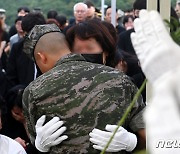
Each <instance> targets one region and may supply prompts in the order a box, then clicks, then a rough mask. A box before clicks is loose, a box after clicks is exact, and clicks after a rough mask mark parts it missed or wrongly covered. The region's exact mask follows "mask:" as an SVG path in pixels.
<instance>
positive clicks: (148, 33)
mask: <svg viewBox="0 0 180 154" xmlns="http://www.w3.org/2000/svg"><path fill="white" fill-rule="evenodd" d="M134 29H135V33H132V34H131V40H132V44H133V46H134V49H135V51H136V54H137V56H138V58H139V60H140V63H141V67H142V70H143V72H144V73H145V75H146V77H147V79H148V80H149V81H150V82H151V83H152V84H154V83H155V82H156V81H157V79H159V78H160V77H161V76H162V75H163V74H165V73H166V72H168V71H170V70H172V69H173V68H174V67H175V66H177V65H180V47H179V46H178V45H177V44H176V43H175V42H173V40H172V39H171V37H170V35H169V33H168V31H167V30H166V28H165V25H164V23H163V21H162V19H161V17H160V15H159V13H158V12H157V11H150V12H148V11H146V10H141V11H140V15H139V18H137V19H136V20H135V21H134Z"/></svg>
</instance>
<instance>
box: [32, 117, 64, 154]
mask: <svg viewBox="0 0 180 154" xmlns="http://www.w3.org/2000/svg"><path fill="white" fill-rule="evenodd" d="M45 119H46V116H45V115H43V116H41V117H40V118H39V119H38V120H37V123H36V126H35V127H36V134H37V136H36V139H35V146H36V148H37V149H38V150H39V151H41V152H48V151H49V150H50V148H51V147H52V146H55V145H58V144H60V143H61V142H62V141H64V140H66V139H67V138H68V136H67V135H63V136H61V135H62V133H64V131H66V127H61V126H62V125H63V121H60V119H59V117H54V118H53V119H51V120H50V121H49V122H47V123H46V124H45V125H44V126H43V124H44V122H45Z"/></svg>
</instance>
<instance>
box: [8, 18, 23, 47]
mask: <svg viewBox="0 0 180 154" xmlns="http://www.w3.org/2000/svg"><path fill="white" fill-rule="evenodd" d="M22 18H23V17H22V16H18V17H17V18H16V20H15V27H16V30H17V33H16V34H14V35H13V36H11V37H10V47H11V48H12V45H13V44H14V43H16V42H18V41H19V40H20V39H21V38H23V36H24V32H23V30H22V27H21V23H22Z"/></svg>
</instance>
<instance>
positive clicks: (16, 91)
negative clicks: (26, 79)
mask: <svg viewBox="0 0 180 154" xmlns="http://www.w3.org/2000/svg"><path fill="white" fill-rule="evenodd" d="M24 88H25V86H23V85H17V86H15V87H13V88H11V89H10V90H9V91H8V93H7V96H6V101H7V108H8V109H9V110H11V109H12V108H13V107H14V106H18V107H19V108H21V109H22V95H23V92H24Z"/></svg>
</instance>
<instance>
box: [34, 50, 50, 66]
mask: <svg viewBox="0 0 180 154" xmlns="http://www.w3.org/2000/svg"><path fill="white" fill-rule="evenodd" d="M36 55H37V60H40V62H41V63H43V64H46V63H47V57H46V55H45V54H44V53H43V52H38V53H37V54H36Z"/></svg>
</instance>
